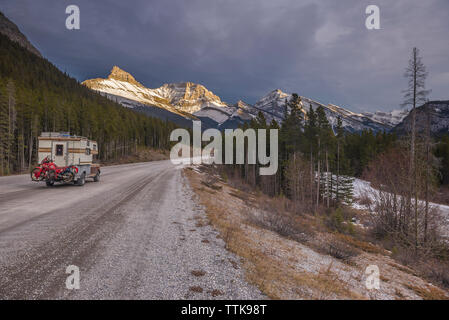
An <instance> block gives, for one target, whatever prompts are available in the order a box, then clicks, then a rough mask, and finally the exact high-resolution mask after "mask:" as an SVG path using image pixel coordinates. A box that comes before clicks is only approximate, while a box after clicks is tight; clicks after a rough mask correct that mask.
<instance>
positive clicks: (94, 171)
mask: <svg viewBox="0 0 449 320" xmlns="http://www.w3.org/2000/svg"><path fill="white" fill-rule="evenodd" d="M38 141H39V145H38V161H39V163H41V162H42V161H43V160H44V159H45V158H47V159H51V161H52V162H54V164H55V165H56V167H68V166H75V167H76V168H77V169H78V170H77V173H76V175H75V177H74V182H75V184H78V185H83V184H84V182H85V179H86V178H92V179H93V180H94V181H99V180H100V165H99V164H96V163H93V160H94V158H95V157H96V156H97V155H98V144H97V142H96V141H93V140H89V139H87V138H85V137H80V136H75V135H70V134H69V133H67V132H42V134H41V136H40V137H38Z"/></svg>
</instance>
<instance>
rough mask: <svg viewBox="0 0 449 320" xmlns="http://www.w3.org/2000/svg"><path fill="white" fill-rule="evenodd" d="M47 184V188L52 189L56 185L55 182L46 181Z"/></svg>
mask: <svg viewBox="0 0 449 320" xmlns="http://www.w3.org/2000/svg"><path fill="white" fill-rule="evenodd" d="M45 184H46V185H47V187H52V186H53V185H54V184H55V181H54V180H47V181H45Z"/></svg>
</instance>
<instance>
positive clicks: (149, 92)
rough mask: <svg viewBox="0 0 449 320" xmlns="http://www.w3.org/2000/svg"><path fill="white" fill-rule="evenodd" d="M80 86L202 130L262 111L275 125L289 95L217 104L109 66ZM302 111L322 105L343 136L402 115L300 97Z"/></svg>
mask: <svg viewBox="0 0 449 320" xmlns="http://www.w3.org/2000/svg"><path fill="white" fill-rule="evenodd" d="M82 84H84V85H85V86H87V87H88V88H90V89H92V90H95V91H97V92H99V93H100V94H102V95H105V96H107V97H108V98H110V99H112V100H115V101H117V102H118V103H120V104H122V105H123V106H125V107H128V108H134V109H136V110H137V111H140V112H145V113H147V114H150V115H153V116H156V117H162V118H164V117H165V118H167V119H169V120H171V121H174V122H177V123H178V124H181V125H186V124H188V123H189V122H190V121H192V120H201V121H202V123H203V127H204V128H210V127H213V128H219V129H225V128H237V127H238V126H239V125H241V124H243V123H245V122H248V121H250V120H251V119H252V118H254V117H256V116H257V114H258V113H259V112H262V113H263V114H264V116H265V118H266V119H267V121H269V122H270V121H272V120H275V121H277V122H278V123H280V122H281V121H282V119H283V117H284V113H285V105H286V102H288V101H289V100H290V99H291V97H292V94H290V93H285V92H283V91H281V90H280V89H276V90H273V91H271V92H269V93H268V94H267V95H265V96H263V97H262V98H261V99H259V100H258V101H257V102H256V103H255V104H254V105H251V104H249V103H246V102H244V101H242V100H239V101H238V102H237V103H235V104H230V103H226V102H224V101H222V100H221V99H220V97H218V96H217V95H215V94H214V93H212V92H211V91H209V90H208V89H207V88H206V87H204V86H203V85H201V84H195V83H192V82H182V83H171V84H164V85H163V86H161V87H159V88H156V89H150V88H146V87H145V86H143V85H142V84H141V83H139V82H138V81H136V79H135V78H134V77H133V76H132V75H131V74H130V73H128V72H126V71H124V70H122V69H120V68H119V67H117V66H114V67H113V68H112V70H111V72H110V74H109V76H108V77H107V78H104V79H103V78H96V79H90V80H86V81H84V82H83V83H82ZM301 103H302V109H303V111H304V112H306V111H307V110H309V108H310V107H312V108H313V109H314V110H315V109H316V108H317V107H318V106H322V107H323V108H324V110H325V113H326V115H327V117H328V119H329V122H330V123H331V125H332V126H335V125H336V123H337V118H338V117H341V119H342V122H343V127H344V128H345V129H346V130H347V131H349V132H360V131H362V130H364V129H371V130H373V131H390V130H391V129H393V128H394V127H395V126H396V125H397V124H398V123H399V122H401V121H402V119H403V118H404V117H405V116H406V115H407V114H408V112H407V111H393V112H390V113H387V112H376V113H368V112H366V113H354V112H351V111H349V110H347V109H344V108H342V107H339V106H336V105H333V104H328V105H324V104H321V103H319V102H317V101H315V100H312V99H310V98H307V97H303V96H301Z"/></svg>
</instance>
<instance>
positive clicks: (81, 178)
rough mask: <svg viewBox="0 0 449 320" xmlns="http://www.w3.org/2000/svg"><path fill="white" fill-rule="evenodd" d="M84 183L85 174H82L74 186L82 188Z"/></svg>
mask: <svg viewBox="0 0 449 320" xmlns="http://www.w3.org/2000/svg"><path fill="white" fill-rule="evenodd" d="M85 183H86V174H85V173H84V172H83V173H82V174H81V176H80V177H79V179H78V180H77V181H76V185H78V186H84V184H85Z"/></svg>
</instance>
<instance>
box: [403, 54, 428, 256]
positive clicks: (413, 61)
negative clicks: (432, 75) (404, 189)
mask: <svg viewBox="0 0 449 320" xmlns="http://www.w3.org/2000/svg"><path fill="white" fill-rule="evenodd" d="M427 75H428V73H427V71H426V67H425V65H424V63H423V62H422V58H421V57H420V55H419V49H418V48H413V50H412V56H411V58H410V60H409V63H408V67H407V68H406V70H405V74H404V76H405V77H406V78H407V79H408V85H407V89H405V90H404V102H403V104H402V105H403V106H408V107H411V108H412V110H411V117H412V119H411V124H410V127H411V128H410V136H411V137H410V164H409V179H410V181H409V183H410V190H409V195H408V210H411V207H412V206H411V201H412V199H413V198H414V201H415V203H414V208H415V211H414V221H415V228H414V229H415V230H414V231H415V239H416V241H418V188H417V170H416V167H415V160H416V107H417V106H418V105H419V104H422V103H425V102H426V100H427V96H428V95H429V93H430V91H429V90H426V89H425V81H426V78H427ZM418 246H419V243H418V242H416V243H415V249H416V250H418Z"/></svg>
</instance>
